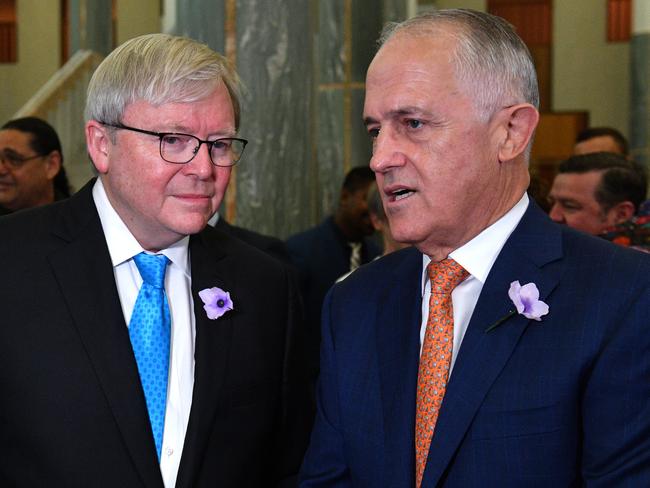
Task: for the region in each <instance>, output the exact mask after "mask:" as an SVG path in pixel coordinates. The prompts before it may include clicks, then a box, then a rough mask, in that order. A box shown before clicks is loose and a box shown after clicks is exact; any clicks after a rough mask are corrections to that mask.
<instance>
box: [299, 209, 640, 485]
mask: <svg viewBox="0 0 650 488" xmlns="http://www.w3.org/2000/svg"><path fill="white" fill-rule="evenodd" d="M421 273H422V256H421V254H420V253H419V252H418V251H417V250H415V249H406V250H403V251H400V252H397V253H394V254H391V255H388V256H386V257H383V258H381V259H379V260H378V261H375V262H373V263H371V264H369V265H367V266H364V267H363V268H362V269H360V270H358V271H357V272H355V273H353V274H352V275H351V276H350V277H349V278H347V279H346V280H345V281H343V282H342V283H341V284H338V285H336V286H335V287H334V288H333V289H332V290H331V291H330V293H329V294H328V296H327V298H326V300H325V304H324V307H323V341H322V349H321V376H320V381H319V386H318V413H317V419H316V423H315V427H314V431H313V433H312V438H311V445H310V447H309V449H308V451H307V455H306V457H305V460H304V462H303V467H302V475H301V485H300V486H301V487H313V486H323V487H324V486H327V487H334V486H336V487H347V486H355V487H409V488H410V487H413V486H414V458H415V455H414V425H415V399H416V383H417V371H418V360H419V329H420V319H421V309H420V305H421V289H420V287H421V285H420V281H421ZM515 280H519V282H520V283H521V284H522V285H523V284H525V283H529V282H533V283H535V284H537V286H538V288H539V290H540V294H541V297H540V298H541V299H542V300H544V301H545V302H546V303H548V305H549V307H550V311H549V314H548V315H547V316H545V317H543V318H542V321H541V322H536V321H533V320H528V319H526V318H525V317H523V316H521V315H513V316H511V317H510V318H508V319H507V320H505V321H503V322H502V323H501V324H500V325H499V326H498V327H496V328H495V329H494V330H492V331H490V332H486V329H487V328H488V327H490V326H491V325H492V324H494V323H496V322H498V321H499V320H500V319H501V318H503V317H504V316H506V315H508V313H509V312H510V311H511V310H513V308H514V307H513V304H512V302H511V301H510V299H509V298H508V293H507V292H508V288H509V286H510V283H511V282H512V281H515ZM649 315H650V256H648V255H645V254H643V253H640V252H636V251H631V250H628V249H624V248H622V247H618V246H615V245H612V244H610V243H608V242H604V241H602V240H599V239H596V238H593V237H589V236H586V235H583V234H580V233H577V232H575V231H573V230H571V229H569V228H567V227H561V226H558V225H556V224H554V223H552V222H551V221H550V220H549V219H548V218H547V217H546V216H545V215H544V214H543V213H542V212H541V211H540V210H539V208H538V207H537V206H536V205H534V204H532V203H531V205H530V207H529V208H528V210H527V211H526V214H525V215H524V217H523V219H522V221H521V222H520V223H519V225H518V226H517V228H516V229H515V231H514V232H513V234H512V235H511V236H510V238H509V239H508V241H507V242H506V244H505V246H504V248H503V250H502V251H501V253H500V254H499V256H498V258H497V260H496V262H495V263H494V266H493V268H492V270H491V272H490V274H489V276H488V278H487V280H486V283H485V285H484V287H483V290H482V293H481V295H480V297H479V300H478V303H477V305H476V308H475V310H474V313H473V315H472V318H471V320H470V323H469V326H468V330H467V332H466V334H465V337H464V339H463V342H462V346H461V348H460V350H459V354H458V358H457V361H456V363H455V366H454V370H453V373H452V375H451V378H450V381H449V384H448V388H447V392H446V395H445V398H444V401H443V405H442V408H441V412H440V416H439V418H438V422H437V425H436V431H435V435H434V438H433V440H432V443H431V448H430V451H429V457H428V462H427V467H426V470H425V473H424V478H423V484H422V486H423V487H434V486H435V487H462V488H467V487H497V486H498V487H510V486H512V487H517V488H521V487H550V486H558V487H559V486H598V487H601V486H602V487H613V486H617V487H620V486H629V487H640V486H650V318H649Z"/></svg>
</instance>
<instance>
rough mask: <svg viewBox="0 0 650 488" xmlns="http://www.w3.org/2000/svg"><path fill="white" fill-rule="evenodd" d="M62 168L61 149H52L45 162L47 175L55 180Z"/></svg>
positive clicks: (49, 178)
mask: <svg viewBox="0 0 650 488" xmlns="http://www.w3.org/2000/svg"><path fill="white" fill-rule="evenodd" d="M60 169H61V153H60V152H59V151H52V152H51V153H50V154H48V155H47V161H46V162H45V177H46V178H47V179H48V180H53V179H54V177H55V176H56V175H57V174H58V173H59V170H60Z"/></svg>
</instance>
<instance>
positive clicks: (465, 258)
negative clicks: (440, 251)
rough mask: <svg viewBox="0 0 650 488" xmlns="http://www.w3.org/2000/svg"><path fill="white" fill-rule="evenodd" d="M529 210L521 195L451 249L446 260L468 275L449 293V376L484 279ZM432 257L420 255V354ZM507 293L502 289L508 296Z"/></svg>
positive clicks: (525, 195)
mask: <svg viewBox="0 0 650 488" xmlns="http://www.w3.org/2000/svg"><path fill="white" fill-rule="evenodd" d="M527 208H528V195H527V194H526V193H524V195H523V196H522V197H521V199H520V200H519V202H517V204H515V206H514V207H512V208H511V209H510V210H509V211H508V212H507V213H506V214H505V215H504V216H503V217H501V218H500V219H499V220H497V221H496V222H495V223H493V224H492V225H491V226H489V227H488V228H486V229H485V230H483V231H482V232H481V233H480V234H479V235H477V236H476V237H474V238H473V239H472V240H471V241H469V242H468V243H466V244H464V245H463V246H461V247H459V248H458V249H456V250H454V251H453V252H452V253H451V254H449V257H450V258H452V259H453V260H454V261H456V262H457V263H458V264H460V265H461V266H462V267H463V268H465V270H466V271H467V272H468V273H469V274H470V276H469V277H467V278H466V279H465V280H464V281H463V282H462V283H461V284H460V285H458V286H457V287H456V288H454V291H452V293H451V302H452V307H453V313H454V344H453V350H452V354H451V366H450V368H449V376H451V372H452V370H453V367H454V363H455V362H456V357H457V356H458V350H459V349H460V345H461V342H462V341H463V337H464V336H465V331H466V330H467V326H468V325H469V320H470V318H471V317H472V313H473V312H474V307H476V302H478V297H479V295H480V294H481V290H482V289H483V285H484V284H485V280H486V279H487V276H488V274H489V273H490V270H491V269H492V265H493V264H494V261H496V259H497V256H498V255H499V253H500V252H501V249H502V248H503V246H504V244H505V243H506V241H507V240H508V237H510V234H512V231H514V230H515V227H517V224H519V221H520V220H521V218H522V217H523V215H524V213H525V212H526V209H527ZM430 262H431V258H430V257H429V256H427V255H426V254H423V255H422V324H421V326H420V354H422V343H423V342H424V334H425V332H426V328H427V319H428V317H429V297H430V296H431V281H430V280H429V275H428V273H427V266H428V265H429V263H430ZM507 293H508V290H503V294H504V296H507Z"/></svg>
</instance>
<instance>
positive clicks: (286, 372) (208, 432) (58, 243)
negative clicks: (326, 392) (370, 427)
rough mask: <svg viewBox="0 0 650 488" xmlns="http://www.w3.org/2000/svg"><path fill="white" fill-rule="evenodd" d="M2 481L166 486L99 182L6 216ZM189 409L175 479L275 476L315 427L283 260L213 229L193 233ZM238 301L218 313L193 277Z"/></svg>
mask: <svg viewBox="0 0 650 488" xmlns="http://www.w3.org/2000/svg"><path fill="white" fill-rule="evenodd" d="M0 236H1V238H0V269H1V270H2V276H3V279H2V280H1V282H0V310H1V314H2V315H1V316H2V318H1V322H0V348H1V349H2V354H0V385H1V389H2V394H1V395H0V486H20V487H32V486H34V487H36V486H39V487H40V486H57V487H58V486H60V487H64V486H65V487H94V486H98V487H99V486H106V487H118V486H119V487H161V486H162V478H161V475H160V470H159V466H158V461H157V457H156V452H155V448H154V443H153V438H152V434H151V428H150V424H149V421H148V416H147V410H146V406H145V399H144V394H143V392H142V388H141V385H140V379H139V376H138V371H137V366H136V363H135V359H134V356H133V352H132V348H131V344H130V341H129V336H128V330H127V327H126V324H125V321H124V317H123V314H122V310H121V307H120V302H119V298H118V293H117V289H116V286H115V280H114V276H113V268H112V266H111V262H110V258H109V255H108V248H107V245H106V242H105V239H104V234H103V232H102V228H101V224H100V221H99V217H98V215H97V211H96V208H95V206H94V203H93V201H92V196H91V185H90V184H89V185H87V186H86V187H85V188H84V189H83V190H81V191H80V193H78V194H77V195H75V196H73V197H72V198H70V199H69V200H66V201H63V202H59V203H56V204H53V205H50V206H46V207H42V208H39V209H34V210H28V211H25V212H21V213H20V214H16V215H12V216H7V217H3V219H2V220H1V221H0ZM189 248H190V257H191V272H192V295H193V299H194V313H195V318H196V340H195V361H196V363H195V382H194V393H193V397H192V409H191V413H190V418H189V424H188V429H187V435H186V439H185V445H184V448H183V453H182V457H181V464H180V469H179V473H178V479H177V485H176V486H178V487H188V488H189V487H203V486H206V487H207V486H210V487H213V486H229V487H237V488H239V487H242V486H251V487H253V486H254V487H259V486H273V485H274V484H275V482H276V481H277V480H279V479H281V478H283V477H284V476H286V475H288V474H291V472H292V471H295V470H297V467H298V465H299V463H300V459H301V456H302V448H303V446H304V443H306V441H303V439H304V438H305V437H306V435H308V434H306V432H305V425H304V424H303V425H300V424H299V423H298V419H299V418H302V417H300V416H301V415H302V414H303V412H304V410H302V408H303V403H302V401H303V400H302V399H303V398H305V391H304V390H301V386H300V384H299V383H300V382H299V381H298V380H297V376H296V372H297V371H298V367H297V366H298V365H296V364H294V362H293V357H294V356H293V354H294V349H295V348H296V347H298V346H299V342H298V339H297V333H298V332H299V331H296V330H294V321H293V317H292V313H293V304H294V303H295V297H294V293H293V290H292V289H291V287H290V285H289V284H288V283H289V280H288V278H287V273H286V271H285V270H284V268H283V267H282V266H280V265H279V264H278V263H276V261H275V260H272V259H270V258H268V257H267V256H265V255H264V254H262V253H260V252H258V251H256V250H254V249H252V248H250V247H248V246H246V245H242V244H241V243H240V242H239V241H236V240H233V239H232V238H230V237H229V236H227V235H225V234H222V233H220V232H217V231H215V230H214V229H211V228H209V229H206V230H204V231H203V232H201V233H199V234H197V235H193V236H191V238H190V244H189ZM213 286H218V287H220V288H222V289H224V290H227V291H229V292H230V293H231V296H232V299H233V302H234V310H233V311H231V312H228V313H227V314H225V315H224V316H222V317H221V318H219V319H217V320H209V319H208V318H207V316H206V314H205V312H204V310H203V307H202V305H203V303H202V301H201V300H200V298H199V297H198V291H199V290H201V289H204V288H208V287H213Z"/></svg>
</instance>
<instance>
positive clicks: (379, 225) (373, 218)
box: [368, 212, 384, 232]
mask: <svg viewBox="0 0 650 488" xmlns="http://www.w3.org/2000/svg"><path fill="white" fill-rule="evenodd" d="M368 215H369V216H370V222H372V226H373V227H374V229H375V230H376V231H377V232H384V223H383V222H382V221H381V219H380V218H379V217H377V215H376V214H374V213H372V212H368Z"/></svg>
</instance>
